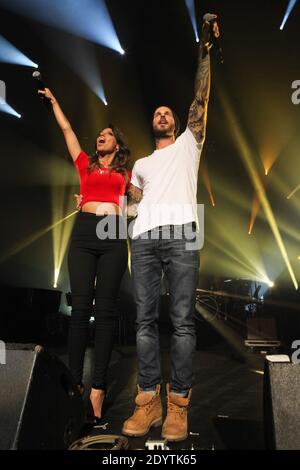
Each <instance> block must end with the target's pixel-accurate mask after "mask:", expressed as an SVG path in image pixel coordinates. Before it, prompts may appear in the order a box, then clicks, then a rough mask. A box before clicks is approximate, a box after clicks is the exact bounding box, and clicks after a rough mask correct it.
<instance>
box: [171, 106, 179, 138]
mask: <svg viewBox="0 0 300 470" xmlns="http://www.w3.org/2000/svg"><path fill="white" fill-rule="evenodd" d="M170 110H171V111H172V114H173V118H174V121H175V130H174V134H175V139H177V137H178V136H179V134H180V120H179V117H178V116H177V114H176V113H175V111H174V110H173V109H172V108H170Z"/></svg>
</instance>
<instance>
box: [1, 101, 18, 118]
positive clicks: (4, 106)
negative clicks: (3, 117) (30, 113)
mask: <svg viewBox="0 0 300 470" xmlns="http://www.w3.org/2000/svg"><path fill="white" fill-rule="evenodd" d="M0 111H1V112H2V113H6V114H10V115H11V116H15V117H16V118H18V119H21V117H22V116H21V114H19V113H17V111H15V110H14V109H13V108H12V107H11V106H10V105H9V104H8V103H5V102H4V101H3V100H0Z"/></svg>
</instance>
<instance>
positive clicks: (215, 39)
mask: <svg viewBox="0 0 300 470" xmlns="http://www.w3.org/2000/svg"><path fill="white" fill-rule="evenodd" d="M203 21H206V22H208V23H209V24H210V33H211V37H212V44H213V45H214V48H215V51H216V55H217V57H218V59H219V61H220V63H221V64H224V57H223V50H222V46H221V42H220V32H219V29H217V32H216V31H215V30H214V25H215V23H216V16H215V15H212V14H210V13H206V15H204V16H203Z"/></svg>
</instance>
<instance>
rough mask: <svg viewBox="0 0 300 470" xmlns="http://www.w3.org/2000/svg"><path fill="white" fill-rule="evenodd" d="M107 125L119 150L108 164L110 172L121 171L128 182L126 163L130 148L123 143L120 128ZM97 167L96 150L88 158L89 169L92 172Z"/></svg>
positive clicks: (98, 166)
mask: <svg viewBox="0 0 300 470" xmlns="http://www.w3.org/2000/svg"><path fill="white" fill-rule="evenodd" d="M107 127H108V128H109V129H111V130H112V131H113V134H114V136H115V139H116V141H117V144H118V145H119V150H118V152H117V153H116V155H115V158H114V160H113V162H112V163H111V165H110V173H112V172H113V171H116V172H117V173H121V174H122V175H123V177H124V178H125V181H126V183H128V181H127V180H128V173H127V164H128V161H129V157H130V150H129V148H128V147H127V144H126V143H125V139H124V136H123V134H122V132H121V131H120V129H118V128H117V127H116V126H115V125H114V124H109V125H108V126H107ZM99 168H100V165H99V155H98V152H97V151H96V153H95V154H94V155H93V156H92V157H91V158H90V164H89V171H90V172H92V171H94V170H98V169H99Z"/></svg>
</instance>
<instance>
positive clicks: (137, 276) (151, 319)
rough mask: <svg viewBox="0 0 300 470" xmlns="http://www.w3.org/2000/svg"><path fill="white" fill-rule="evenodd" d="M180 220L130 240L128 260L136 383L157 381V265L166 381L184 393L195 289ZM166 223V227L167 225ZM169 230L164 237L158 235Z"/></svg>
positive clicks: (194, 255)
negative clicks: (167, 339) (165, 329)
mask: <svg viewBox="0 0 300 470" xmlns="http://www.w3.org/2000/svg"><path fill="white" fill-rule="evenodd" d="M188 226H189V228H190V230H191V227H192V223H190V224H186V225H185V226H182V225H179V226H165V227H160V228H158V229H154V230H153V231H152V232H148V233H152V234H155V235H156V238H157V239H155V240H153V239H143V237H144V234H143V235H142V236H140V237H139V238H137V239H134V240H132V246H131V265H132V278H133V283H134V288H135V297H136V306H137V354H138V363H139V385H140V387H141V388H142V389H143V390H154V389H155V386H156V385H157V384H160V383H161V382H162V377H161V363H160V348H159V332H158V323H157V321H158V316H159V299H160V286H161V278H162V271H164V273H165V275H166V277H167V281H168V285H169V292H170V317H171V321H172V324H173V328H174V332H173V335H172V339H171V383H170V387H171V390H172V391H173V392H180V393H185V392H186V391H188V390H189V389H190V388H191V386H192V380H193V365H192V362H193V356H194V351H195V345H196V333H195V325H194V310H195V291H196V288H197V282H198V272H199V250H198V249H196V250H195V249H194V250H187V247H186V243H187V241H189V242H190V241H191V240H190V239H189V240H187V238H186V236H185V235H183V236H181V239H179V238H180V235H181V234H182V231H183V229H185V228H187V227H188ZM170 227H171V230H170ZM166 230H167V231H169V233H170V237H169V238H170V239H163V238H164V232H165V231H166Z"/></svg>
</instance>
